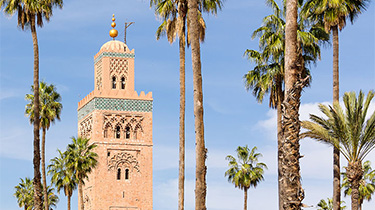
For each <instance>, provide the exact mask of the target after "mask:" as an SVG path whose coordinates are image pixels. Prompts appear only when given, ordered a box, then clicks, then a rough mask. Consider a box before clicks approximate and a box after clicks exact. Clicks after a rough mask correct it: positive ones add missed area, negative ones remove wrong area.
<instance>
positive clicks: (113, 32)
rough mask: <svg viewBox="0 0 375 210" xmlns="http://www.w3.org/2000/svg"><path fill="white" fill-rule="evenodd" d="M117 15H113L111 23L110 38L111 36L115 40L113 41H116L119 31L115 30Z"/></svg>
mask: <svg viewBox="0 0 375 210" xmlns="http://www.w3.org/2000/svg"><path fill="white" fill-rule="evenodd" d="M115 20H116V18H115V14H113V15H112V23H111V26H112V29H111V30H110V31H109V36H111V37H112V38H113V40H115V37H117V34H118V31H117V30H116V29H115V27H116V23H115Z"/></svg>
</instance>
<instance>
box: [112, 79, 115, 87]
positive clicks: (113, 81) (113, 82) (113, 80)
mask: <svg viewBox="0 0 375 210" xmlns="http://www.w3.org/2000/svg"><path fill="white" fill-rule="evenodd" d="M112 89H116V77H112Z"/></svg>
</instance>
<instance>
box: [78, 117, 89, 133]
mask: <svg viewBox="0 0 375 210" xmlns="http://www.w3.org/2000/svg"><path fill="white" fill-rule="evenodd" d="M79 131H80V133H79V134H80V136H82V137H85V138H90V137H91V134H92V115H90V116H88V117H87V118H86V119H85V120H83V121H82V122H81V123H80V124H79Z"/></svg>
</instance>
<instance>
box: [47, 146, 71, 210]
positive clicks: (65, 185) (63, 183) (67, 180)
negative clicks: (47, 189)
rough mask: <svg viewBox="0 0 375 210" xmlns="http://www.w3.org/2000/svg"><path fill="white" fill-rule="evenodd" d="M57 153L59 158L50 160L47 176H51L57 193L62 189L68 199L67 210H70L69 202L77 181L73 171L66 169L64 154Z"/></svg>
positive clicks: (66, 163)
mask: <svg viewBox="0 0 375 210" xmlns="http://www.w3.org/2000/svg"><path fill="white" fill-rule="evenodd" d="M57 151H58V152H59V156H58V157H55V158H53V159H52V160H51V163H50V165H48V174H49V175H51V183H53V184H54V185H55V186H56V188H57V192H59V193H60V190H61V189H64V194H65V196H67V197H68V208H67V209H68V210H70V206H71V204H70V201H71V197H72V195H73V191H74V190H75V189H76V188H77V180H76V176H75V175H74V173H73V171H71V170H69V169H68V166H67V165H68V162H67V158H66V153H62V152H61V151H60V150H57Z"/></svg>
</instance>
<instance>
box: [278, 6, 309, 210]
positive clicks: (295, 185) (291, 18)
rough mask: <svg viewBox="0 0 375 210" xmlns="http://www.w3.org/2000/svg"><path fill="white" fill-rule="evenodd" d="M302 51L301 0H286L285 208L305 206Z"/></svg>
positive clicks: (283, 193)
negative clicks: (299, 43) (299, 41)
mask: <svg viewBox="0 0 375 210" xmlns="http://www.w3.org/2000/svg"><path fill="white" fill-rule="evenodd" d="M301 57H302V56H301V55H300V53H298V46H297V0H287V1H286V25H285V100H284V102H283V105H282V106H283V109H282V114H283V145H282V160H281V161H282V173H281V174H282V176H283V177H282V196H283V199H282V201H283V208H284V209H285V210H295V209H301V205H302V200H303V198H304V192H303V189H302V187H301V175H300V165H299V159H300V157H301V156H300V153H299V147H300V145H299V132H300V123H299V113H298V112H299V106H300V97H301V91H302V88H303V86H304V85H305V82H306V79H301V70H302V68H301Z"/></svg>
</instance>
